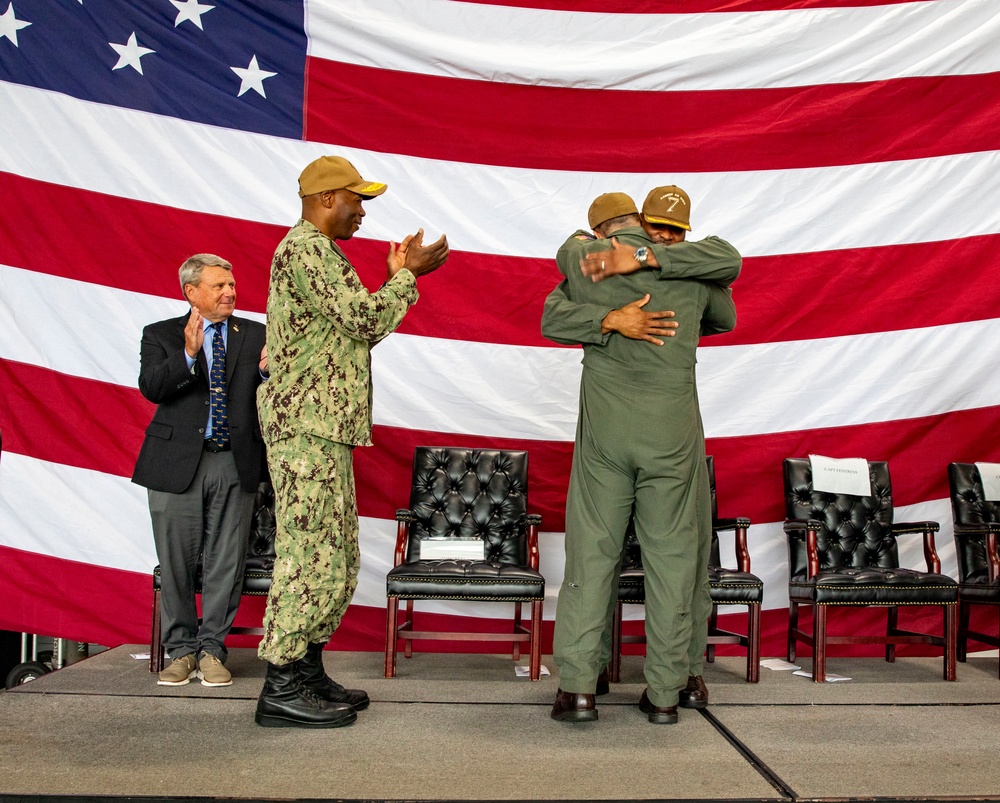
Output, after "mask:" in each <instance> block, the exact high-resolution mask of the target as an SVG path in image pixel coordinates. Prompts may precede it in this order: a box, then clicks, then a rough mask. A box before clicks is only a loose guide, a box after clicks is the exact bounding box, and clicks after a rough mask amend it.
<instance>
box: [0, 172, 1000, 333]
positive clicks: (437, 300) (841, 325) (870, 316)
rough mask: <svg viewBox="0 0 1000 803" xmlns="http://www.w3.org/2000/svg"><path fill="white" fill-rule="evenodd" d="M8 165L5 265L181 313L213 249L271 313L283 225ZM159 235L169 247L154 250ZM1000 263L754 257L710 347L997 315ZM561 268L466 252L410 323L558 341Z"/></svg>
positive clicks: (355, 249)
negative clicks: (154, 301) (183, 291)
mask: <svg viewBox="0 0 1000 803" xmlns="http://www.w3.org/2000/svg"><path fill="white" fill-rule="evenodd" d="M0 175H2V177H3V181H2V182H0V205H3V206H4V208H5V213H4V216H3V217H2V218H0V263H2V264H7V265H11V266H13V267H18V268H24V269H26V270H32V271H36V272H38V273H44V274H48V275H53V276H61V277H64V278H68V279H75V280H78V281H83V282H89V283H93V284H100V285H105V286H110V287H118V288H120V289H122V290H127V291H130V292H138V293H147V294H153V295H160V296H163V297H166V298H177V303H178V308H177V309H178V313H177V314H178V315H180V314H182V312H183V309H184V307H183V304H184V302H183V301H182V300H181V297H180V287H179V285H178V283H177V268H178V267H179V266H180V264H181V262H182V261H183V260H184V259H186V258H187V257H188V256H190V255H191V254H195V253H200V252H203V251H209V252H211V253H217V254H219V255H221V256H223V257H225V258H226V259H228V260H229V261H230V262H232V263H233V265H234V269H235V275H236V278H237V289H238V292H239V302H238V306H239V308H240V309H243V310H249V311H254V312H263V311H264V307H265V299H266V297H267V282H268V276H269V274H270V264H271V256H272V254H273V251H274V248H275V246H276V245H277V243H278V242H279V241H280V239H281V238H282V237H283V236H284V233H285V231H286V229H285V228H284V227H282V226H272V225H268V224H263V223H252V222H247V221H241V220H235V219H233V218H225V217H221V216H214V215H205V214H200V213H195V212H187V211H184V210H180V209H172V208H169V207H163V206H156V205H154V204H148V203H142V202H138V201H131V200H128V199H124V198H117V197H114V196H110V195H103V194H101V193H95V192H88V191H85V190H77V189H72V188H69V187H61V186H59V185H54V184H47V183H45V182H40V181H34V180H32V179H26V178H21V177H19V176H15V175H12V174H9V173H8V174H0ZM45 210H70V211H67V212H66V213H65V215H62V214H56V213H49V212H46V211H45ZM39 219H45V220H47V221H48V223H47V228H48V230H49V231H50V233H51V236H47V237H44V238H31V237H25V236H23V232H25V231H30V230H31V229H32V227H33V226H34V225H35V221H37V220H39ZM151 242H153V243H156V244H157V247H156V248H150V247H149V244H150V243H151ZM736 245H737V246H738V245H739V244H738V243H737V244H736ZM344 250H345V252H347V253H348V255H349V257H350V258H351V260H352V262H353V263H354V265H355V266H356V268H357V270H358V273H359V275H360V276H361V278H362V280H363V281H364V282H365V284H366V285H367V286H368V287H369V288H371V289H373V290H374V289H375V288H377V287H379V286H380V285H381V284H382V282H383V280H384V272H385V254H386V250H387V245H386V244H385V243H383V242H380V241H374V240H364V239H360V238H358V239H354V240H351V241H350V242H347V243H345V244H344ZM109 254H114V255H115V258H114V259H111V258H109ZM553 257H554V255H553ZM998 261H1000V235H984V236H980V237H968V238H965V239H960V240H946V241H942V242H927V243H915V244H909V245H896V246H884V247H877V248H855V249H844V250H840V251H820V252H814V253H802V254H786V255H777V256H764V257H747V258H746V259H745V260H744V264H743V272H742V274H741V276H740V278H739V279H738V280H737V282H736V284H735V286H734V296H735V299H736V304H737V310H738V314H739V326H738V327H737V328H736V330H735V331H734V332H732V333H730V334H727V335H720V336H716V337H713V338H711V339H709V340H706V341H705V345H708V346H720V345H734V344H744V343H768V342H775V341H779V340H809V339H813V338H818V337H836V336H841V335H851V334H860V333H865V332H882V331H898V330H904V329H914V328H920V327H927V326H939V325H944V324H951V323H964V322H967V321H974V320H984V319H989V318H993V317H996V310H997V308H998V305H1000V284H998V283H997V282H996V281H994V275H993V271H994V266H995V265H996V264H997V262H998ZM123 266H124V267H123ZM956 270H958V271H960V273H961V281H962V284H963V286H966V287H975V288H977V292H975V293H965V294H963V293H942V292H941V288H942V287H943V286H947V284H948V283H950V282H951V281H953V280H954V278H955V272H956ZM560 278H561V276H560V274H559V271H558V270H557V269H556V267H555V259H554V258H553V259H531V258H527V257H514V256H503V255H490V254H476V253H470V252H463V251H453V252H452V255H451V257H450V258H449V261H448V263H447V264H446V265H445V267H444V268H442V269H441V270H440V271H437V272H436V273H434V274H431V275H430V276H426V277H424V278H423V279H421V280H420V301H419V303H418V304H417V305H416V306H415V307H414V308H413V310H412V311H411V312H410V314H408V315H407V316H406V318H404V319H403V324H402V326H401V327H400V329H399V331H400V332H403V333H406V334H413V335H422V336H426V337H444V338H450V339H454V340H467V341H473V342H488V343H504V344H510V345H518V346H554V345H555V344H553V343H551V342H550V341H548V340H545V339H544V338H543V337H542V335H541V331H540V322H541V316H542V305H543V303H544V301H545V297H546V296H547V295H548V293H549V292H550V291H551V290H552V288H553V287H555V285H556V284H557V283H558V281H559V279H560ZM859 299H860V300H861V301H862V302H864V301H865V300H867V299H873V300H876V299H877V303H859ZM484 305H488V307H489V312H488V321H489V325H488V326H484V325H483V321H484ZM136 348H138V344H137V345H136Z"/></svg>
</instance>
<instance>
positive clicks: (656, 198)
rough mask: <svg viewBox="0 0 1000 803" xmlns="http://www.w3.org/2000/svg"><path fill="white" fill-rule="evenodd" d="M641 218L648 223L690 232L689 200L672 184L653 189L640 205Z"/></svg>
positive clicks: (686, 195) (685, 194) (684, 193)
mask: <svg viewBox="0 0 1000 803" xmlns="http://www.w3.org/2000/svg"><path fill="white" fill-rule="evenodd" d="M642 216H643V217H644V218H646V220H647V221H649V222H650V223H659V224H661V225H665V226H677V227H679V228H682V229H686V230H687V231H691V199H690V198H689V197H688V194H687V193H686V192H684V190H682V189H681V188H680V187H678V186H676V185H674V184H669V185H667V186H666V187H655V188H654V189H652V190H650V191H649V195H647V196H646V200H645V202H644V203H643V204H642Z"/></svg>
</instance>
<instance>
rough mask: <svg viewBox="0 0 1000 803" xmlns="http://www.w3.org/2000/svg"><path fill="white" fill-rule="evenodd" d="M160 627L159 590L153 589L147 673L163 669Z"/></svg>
mask: <svg viewBox="0 0 1000 803" xmlns="http://www.w3.org/2000/svg"><path fill="white" fill-rule="evenodd" d="M160 628H161V625H160V589H158V588H154V589H153V626H152V628H151V630H150V634H149V671H150V672H159V671H160V670H161V669H163V632H162V631H161V629H160Z"/></svg>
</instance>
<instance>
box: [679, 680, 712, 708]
mask: <svg viewBox="0 0 1000 803" xmlns="http://www.w3.org/2000/svg"><path fill="white" fill-rule="evenodd" d="M677 705H679V706H680V707H681V708H706V707H707V706H708V686H706V685H705V679H704V678H703V677H702V676H701V675H691V676H690V677H689V678H688V685H687V686H686V687H685V688H684V689H683V690H682V691H681V693H680V700H679V701H678V702H677Z"/></svg>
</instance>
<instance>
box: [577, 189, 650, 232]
mask: <svg viewBox="0 0 1000 803" xmlns="http://www.w3.org/2000/svg"><path fill="white" fill-rule="evenodd" d="M638 214H639V210H638V209H636V208H635V201H633V200H632V198H631V197H630V196H628V195H626V194H625V193H624V192H606V193H604V195H598V196H597V197H596V198H595V199H594V202H593V203H592V204H591V205H590V210H589V211H588V212H587V223H588V224H589V225H590V228H592V229H596V228H597V227H598V226H600V225H601V224H602V223H603V222H604V221H605V220H611V218H615V217H621V216H622V215H638Z"/></svg>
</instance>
